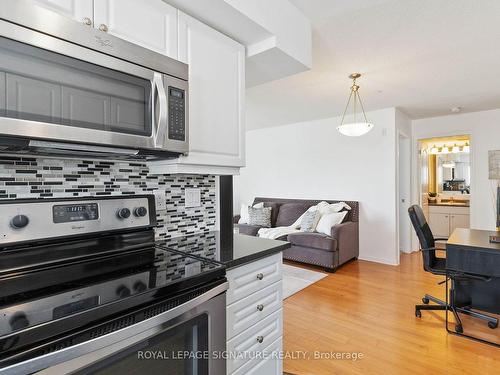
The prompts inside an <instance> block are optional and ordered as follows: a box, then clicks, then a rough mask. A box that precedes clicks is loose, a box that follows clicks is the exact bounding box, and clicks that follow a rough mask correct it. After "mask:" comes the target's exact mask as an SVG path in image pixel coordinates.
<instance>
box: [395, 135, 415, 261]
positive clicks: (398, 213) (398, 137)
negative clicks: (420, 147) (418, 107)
mask: <svg viewBox="0 0 500 375" xmlns="http://www.w3.org/2000/svg"><path fill="white" fill-rule="evenodd" d="M401 139H405V140H406V142H408V148H407V155H406V157H407V158H408V159H409V160H407V163H406V164H407V166H408V168H409V169H410V170H409V171H408V180H409V181H407V182H408V187H409V191H408V197H407V198H406V199H407V201H408V203H410V202H411V197H412V183H411V171H412V168H411V166H412V161H413V160H412V155H413V153H412V138H411V135H408V134H406V133H404V132H403V131H401V130H400V129H398V130H397V132H396V229H397V259H398V264H399V258H400V253H401V247H400V243H401V242H400V241H401V234H402V230H401V225H400V219H401V217H400V216H401V204H402V202H401V199H400V192H401V187H400V167H401V165H400V164H401V163H400V151H401V150H400V140H401ZM409 225H410V224H409V223H408V226H409ZM407 235H408V237H409V238H407V241H406V242H407V243H408V244H409V245H410V246H411V244H412V240H411V231H408V232H407ZM409 250H410V249H409Z"/></svg>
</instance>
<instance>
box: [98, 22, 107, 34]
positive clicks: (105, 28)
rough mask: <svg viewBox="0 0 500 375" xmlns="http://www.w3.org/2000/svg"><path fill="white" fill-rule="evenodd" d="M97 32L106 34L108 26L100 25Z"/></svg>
mask: <svg viewBox="0 0 500 375" xmlns="http://www.w3.org/2000/svg"><path fill="white" fill-rule="evenodd" d="M99 30H101V31H104V32H105V33H107V32H108V26H107V25H105V24H104V23H101V24H100V25H99Z"/></svg>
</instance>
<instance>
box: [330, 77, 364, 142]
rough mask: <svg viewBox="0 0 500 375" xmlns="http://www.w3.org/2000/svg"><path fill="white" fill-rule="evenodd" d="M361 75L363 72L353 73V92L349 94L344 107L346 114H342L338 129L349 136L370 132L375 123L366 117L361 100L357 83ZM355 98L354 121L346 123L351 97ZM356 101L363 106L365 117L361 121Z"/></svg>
mask: <svg viewBox="0 0 500 375" xmlns="http://www.w3.org/2000/svg"><path fill="white" fill-rule="evenodd" d="M359 77H361V74H359V73H352V74H351V75H350V76H349V78H350V79H352V86H351V94H350V95H349V99H348V100H347V104H346V106H345V109H344V114H343V115H342V120H341V121H340V125H339V126H337V130H338V131H339V132H340V133H341V134H343V135H346V136H348V137H359V136H361V135H364V134H366V133H368V132H369V131H370V130H372V129H373V124H372V123H371V122H369V121H368V119H367V118H366V114H365V109H364V108H363V103H362V102H361V97H360V96H359V86H358V85H356V79H358V78H359ZM353 96H354V98H353V103H352V107H353V114H354V121H353V122H351V123H347V124H344V118H345V114H346V112H347V110H348V108H349V104H350V103H351V98H352V97H353ZM356 102H358V103H359V107H360V108H361V112H362V114H363V118H362V119H361V121H357V120H356Z"/></svg>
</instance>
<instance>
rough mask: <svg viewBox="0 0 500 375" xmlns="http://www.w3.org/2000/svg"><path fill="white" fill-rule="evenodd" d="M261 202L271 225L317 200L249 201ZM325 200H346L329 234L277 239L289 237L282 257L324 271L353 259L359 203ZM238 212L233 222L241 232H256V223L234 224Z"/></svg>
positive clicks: (287, 221) (280, 223) (287, 219)
mask: <svg viewBox="0 0 500 375" xmlns="http://www.w3.org/2000/svg"><path fill="white" fill-rule="evenodd" d="M260 202H263V203H264V207H271V208H272V211H271V226H272V227H273V228H275V227H282V226H289V225H291V224H293V223H294V222H295V221H296V220H297V219H298V218H299V217H300V215H302V214H303V213H304V212H305V211H306V210H307V209H308V208H309V207H311V206H313V205H316V204H318V203H319V202H321V200H303V199H279V198H255V200H254V202H253V204H256V203H260ZM326 202H328V203H337V202H346V203H347V204H348V205H349V206H350V207H351V210H350V211H348V214H347V215H346V217H345V219H344V221H343V222H342V223H341V224H338V225H335V226H333V227H332V233H331V235H329V236H327V235H325V234H322V233H307V232H303V233H293V234H290V235H288V236H283V237H281V238H279V239H281V240H285V241H289V242H290V243H291V244H292V246H291V247H290V248H289V249H287V250H285V251H284V252H283V258H284V259H288V260H292V261H296V262H301V263H307V264H312V265H315V266H320V267H323V268H324V269H325V270H326V271H328V272H335V270H336V269H337V268H338V267H339V266H340V265H342V264H344V263H346V262H348V261H350V260H351V259H357V258H358V255H359V204H358V202H355V201H336V200H335V201H332V200H327V201H326ZM238 220H239V215H237V216H235V217H234V223H235V224H236V225H237V226H238V228H239V232H240V233H241V234H247V235H250V236H256V235H257V232H258V231H259V229H260V228H262V227H260V226H255V225H248V224H237V223H238Z"/></svg>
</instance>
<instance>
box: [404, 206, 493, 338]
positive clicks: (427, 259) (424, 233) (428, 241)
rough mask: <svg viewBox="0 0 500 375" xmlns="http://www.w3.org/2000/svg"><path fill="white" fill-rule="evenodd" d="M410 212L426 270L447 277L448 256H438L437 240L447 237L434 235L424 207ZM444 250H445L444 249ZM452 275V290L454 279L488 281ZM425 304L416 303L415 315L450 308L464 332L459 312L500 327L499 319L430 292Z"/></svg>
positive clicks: (426, 296)
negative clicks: (442, 298) (449, 301)
mask: <svg viewBox="0 0 500 375" xmlns="http://www.w3.org/2000/svg"><path fill="white" fill-rule="evenodd" d="M408 214H409V215H410V220H411V223H412V224H413V228H415V232H416V233H417V237H418V240H419V242H420V250H421V252H422V257H423V261H424V262H423V263H424V270H425V271H427V272H430V273H432V274H433V275H441V276H445V277H446V258H439V257H437V256H436V241H446V240H447V238H434V236H433V235H432V231H431V228H430V227H429V224H427V220H426V219H425V215H424V212H423V211H422V208H421V207H420V206H418V205H413V206H411V207H410V208H409V209H408ZM443 251H444V250H443ZM451 276H452V290H453V279H454V278H462V279H480V280H483V281H488V279H487V278H482V277H480V276H475V275H465V274H460V275H458V274H457V275H451ZM445 282H446V280H444V281H442V282H440V283H439V284H443V283H445ZM452 290H450V300H451V298H453V292H452ZM431 301H432V302H434V303H436V305H430V304H429V302H431ZM422 302H423V305H415V316H416V317H418V318H420V317H421V316H422V313H421V310H450V311H452V312H453V315H454V317H455V322H456V324H455V331H457V332H460V333H461V332H463V327H462V321H461V319H460V316H458V313H459V312H460V313H463V314H466V315H470V316H473V317H476V318H479V319H482V320H485V321H487V322H488V327H490V328H496V327H498V319H496V318H494V317H491V316H488V315H486V314H482V313H478V312H476V311H472V310H471V309H470V308H469V307H468V306H459V307H452V306H454V305H455V304H454V303H453V302H452V303H450V304H449V305H448V304H446V302H445V301H442V300H440V299H439V298H436V297H434V296H431V295H429V294H426V295H424V297H423V298H422Z"/></svg>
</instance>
